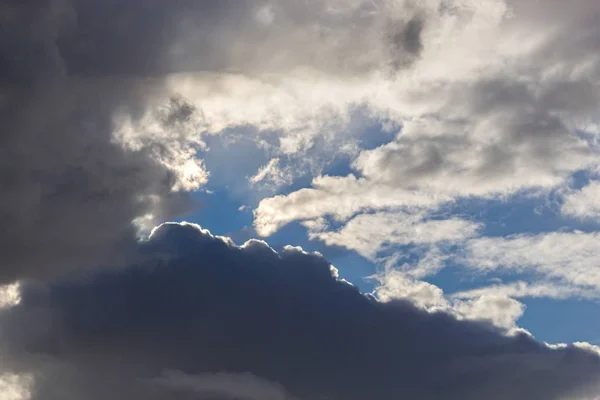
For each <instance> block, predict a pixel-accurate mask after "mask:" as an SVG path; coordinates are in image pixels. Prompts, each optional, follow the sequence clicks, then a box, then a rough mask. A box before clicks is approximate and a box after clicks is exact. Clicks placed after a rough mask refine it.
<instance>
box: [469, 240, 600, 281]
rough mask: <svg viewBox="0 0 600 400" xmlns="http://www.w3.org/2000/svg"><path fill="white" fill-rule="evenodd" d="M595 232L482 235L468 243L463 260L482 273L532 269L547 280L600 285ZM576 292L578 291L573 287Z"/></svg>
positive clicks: (518, 271) (517, 271)
mask: <svg viewBox="0 0 600 400" xmlns="http://www.w3.org/2000/svg"><path fill="white" fill-rule="evenodd" d="M598 236H599V234H598V233H596V232H592V233H585V232H580V231H574V232H551V233H542V234H538V235H527V234H522V235H513V236H508V237H483V238H477V239H472V240H470V241H468V242H467V244H466V248H465V251H464V255H463V256H462V260H461V261H462V262H463V263H464V264H465V265H466V266H467V267H469V268H472V269H474V270H478V271H481V272H490V271H494V270H504V271H509V272H513V273H517V274H518V273H527V272H533V273H535V274H536V275H537V276H541V277H543V278H545V279H546V280H555V281H557V282H558V283H559V284H562V285H566V286H568V287H569V286H575V287H579V288H581V289H580V290H581V291H582V292H585V291H586V290H588V291H589V290H597V288H598V287H600V269H599V267H598V266H599V265H600V258H599V251H598V246H597V242H598ZM575 291H577V290H575Z"/></svg>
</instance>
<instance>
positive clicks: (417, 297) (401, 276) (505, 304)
mask: <svg viewBox="0 0 600 400" xmlns="http://www.w3.org/2000/svg"><path fill="white" fill-rule="evenodd" d="M374 278H375V279H376V280H377V281H378V283H379V284H378V286H377V287H376V288H375V293H376V295H377V298H378V299H380V300H381V301H384V302H387V301H392V300H397V299H402V300H406V301H410V302H411V303H413V304H415V305H416V306H418V307H420V308H422V309H423V310H426V311H428V312H432V313H435V312H446V313H449V314H451V315H453V316H454V317H456V318H457V319H461V320H465V319H466V320H474V321H479V322H483V323H489V324H492V325H494V326H496V327H498V328H500V329H502V330H504V331H505V332H506V333H508V334H514V333H518V334H520V333H522V330H519V329H518V328H517V325H516V322H517V321H518V319H519V318H521V316H522V315H523V312H524V311H525V306H524V305H523V304H521V303H520V302H519V301H517V300H515V299H514V298H512V297H511V296H510V293H503V292H501V291H499V290H493V288H491V289H490V290H488V288H481V289H479V290H473V291H470V292H467V293H455V294H450V295H449V294H446V293H444V291H443V290H442V289H441V288H440V287H438V286H436V285H433V284H431V283H429V282H425V281H422V280H419V279H416V278H415V276H414V274H410V272H409V273H405V272H402V271H399V270H395V269H391V268H387V269H386V270H385V271H384V272H381V273H378V274H376V275H375V276H374Z"/></svg>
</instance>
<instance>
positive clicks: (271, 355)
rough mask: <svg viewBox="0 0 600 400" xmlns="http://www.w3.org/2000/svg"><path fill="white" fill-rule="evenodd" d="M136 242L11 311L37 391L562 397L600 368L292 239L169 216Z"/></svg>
mask: <svg viewBox="0 0 600 400" xmlns="http://www.w3.org/2000/svg"><path fill="white" fill-rule="evenodd" d="M139 251H140V253H141V254H143V256H144V257H145V258H146V260H145V261H144V262H142V263H139V264H137V265H133V266H130V267H128V268H125V269H123V268H121V269H115V270H105V271H103V272H98V273H96V274H95V275H92V276H88V277H86V278H83V279H79V280H75V279H72V280H63V281H61V282H57V283H53V284H50V285H38V286H36V285H33V284H31V285H25V287H24V289H23V294H22V301H21V303H20V305H18V306H16V307H14V308H13V309H11V310H8V311H5V312H4V315H3V316H2V318H1V319H0V326H1V327H2V339H3V345H4V350H5V352H6V354H5V355H4V356H3V360H4V364H5V365H8V366H11V367H13V368H14V369H16V370H18V371H19V372H21V373H26V372H27V373H33V375H34V377H35V381H36V382H37V384H36V385H35V389H34V392H33V399H35V400H44V399H53V398H62V399H65V400H68V399H78V400H88V399H100V398H112V399H126V398H127V399H137V398H140V399H141V398H156V399H167V398H170V397H169V393H170V390H174V388H176V389H177V393H179V394H181V395H182V396H183V395H185V394H186V393H187V394H188V395H190V396H192V394H193V392H194V390H193V388H194V387H195V388H196V389H197V390H200V389H206V388H207V387H208V388H212V389H211V390H212V391H213V392H214V390H216V389H215V388H218V387H221V386H220V385H221V383H222V382H223V379H225V380H229V379H231V381H232V384H231V385H227V384H224V385H223V387H225V388H229V390H230V391H235V390H238V389H236V388H237V387H239V386H238V385H240V384H244V385H251V386H252V387H254V388H256V390H259V389H260V390H266V391H267V392H269V391H270V392H272V393H292V394H293V395H294V396H297V397H299V398H302V399H344V400H349V399H360V400H363V399H392V398H403V399H419V400H425V399H439V398H444V399H461V400H469V399H473V400H475V399H478V400H479V399H492V400H493V399H514V400H518V399H524V400H525V399H527V400H532V399H539V400H551V399H563V398H565V397H566V396H567V395H572V394H577V391H583V390H585V389H587V388H589V386H588V385H590V384H594V383H596V381H597V379H598V377H599V376H600V375H599V374H600V360H599V359H598V357H597V356H596V355H592V354H590V353H586V352H584V351H582V350H579V349H576V348H568V349H562V350H551V349H549V348H547V347H545V346H543V345H541V344H539V343H537V342H535V341H534V340H533V339H531V338H530V337H528V336H525V335H523V336H517V337H507V336H504V335H502V334H501V333H500V332H499V331H497V330H495V329H494V328H492V327H490V326H484V325H480V324H478V323H473V322H464V321H462V322H460V321H457V320H455V319H454V318H453V317H451V316H449V315H446V314H443V313H439V314H428V313H426V312H424V311H421V310H419V309H416V308H415V307H413V306H412V305H410V304H408V303H403V302H392V303H385V304H384V303H379V302H377V301H376V300H374V299H373V298H370V297H368V296H364V295H362V294H360V293H359V292H358V291H357V289H355V288H354V287H352V286H350V285H349V284H347V283H344V282H343V281H340V280H338V279H337V278H336V277H335V273H334V271H333V270H332V269H331V267H330V265H329V264H328V262H327V261H326V260H325V259H323V258H322V257H320V256H317V255H311V254H307V253H304V252H302V251H300V250H297V249H293V248H288V249H286V250H285V251H283V252H282V253H281V254H277V253H275V252H274V251H273V250H271V249H270V248H269V247H268V246H267V245H265V244H264V243H262V242H256V241H255V242H250V243H248V244H247V245H245V246H243V247H237V246H235V245H233V244H232V243H231V242H228V241H226V240H222V239H220V238H216V237H213V236H211V235H210V234H209V233H208V232H206V231H201V230H199V229H198V228H197V227H195V226H192V225H183V226H181V225H175V224H171V225H165V226H162V227H161V228H159V229H158V230H157V231H156V232H155V233H154V235H153V237H152V238H151V240H149V241H148V242H146V243H143V244H140V247H139ZM169 371H171V372H169ZM211 372H213V373H214V372H219V373H222V374H225V375H222V376H220V377H219V378H218V380H217V381H216V382H215V381H214V380H213V379H211V378H210V375H206V374H207V373H211ZM244 373H249V374H252V375H250V376H246V378H243V379H240V378H239V377H240V375H239V374H244ZM165 374H166V375H165ZM213 378H214V377H213ZM254 378H256V382H255V381H254ZM159 382H162V383H161V384H159ZM165 382H166V383H168V384H165ZM194 382H195V383H194ZM219 382H221V383H219ZM266 382H271V383H272V384H273V387H272V388H271V389H268V388H270V386H269V384H267V383H266ZM156 385H158V386H157V387H155V386H156ZM65 388H68V390H69V391H68V393H69V394H68V395H67V394H66V393H67V392H65ZM284 388H285V389H284ZM224 390H225V389H224ZM240 390H242V389H240ZM238 392H239V390H238ZM171 395H172V393H171ZM146 396H148V397H146ZM281 396H282V397H277V398H285V396H284V395H283V394H282V395H281ZM183 398H186V397H183ZM191 398H193V397H191ZM199 398H205V397H199ZM206 398H213V397H206ZM214 398H228V397H227V396H222V397H219V396H215V397H214ZM265 398H266V397H265Z"/></svg>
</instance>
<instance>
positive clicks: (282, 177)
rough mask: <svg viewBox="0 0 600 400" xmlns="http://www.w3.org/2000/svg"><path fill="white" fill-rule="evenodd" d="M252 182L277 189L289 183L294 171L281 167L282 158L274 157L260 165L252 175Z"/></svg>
mask: <svg viewBox="0 0 600 400" xmlns="http://www.w3.org/2000/svg"><path fill="white" fill-rule="evenodd" d="M249 180H250V184H252V185H257V184H261V185H263V186H265V187H268V188H271V189H272V190H276V189H277V188H279V187H280V186H283V185H289V184H290V183H291V180H292V172H291V171H290V169H289V167H288V168H283V169H282V168H281V166H280V159H279V158H272V159H271V160H269V162H268V163H267V164H266V165H264V166H262V167H260V168H259V170H258V171H257V172H256V174H255V175H254V176H252V177H250V179H249Z"/></svg>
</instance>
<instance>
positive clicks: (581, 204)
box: [561, 181, 600, 221]
mask: <svg viewBox="0 0 600 400" xmlns="http://www.w3.org/2000/svg"><path fill="white" fill-rule="evenodd" d="M599 195H600V182H597V181H592V182H590V183H589V184H588V185H586V186H584V187H583V188H581V189H580V190H576V191H571V192H568V193H567V194H566V196H565V199H564V203H563V204H562V207H561V212H562V214H564V215H567V216H570V217H575V218H580V219H591V220H594V221H598V220H599V219H600V203H598V201H597V199H598V196H599Z"/></svg>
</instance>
